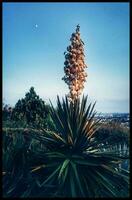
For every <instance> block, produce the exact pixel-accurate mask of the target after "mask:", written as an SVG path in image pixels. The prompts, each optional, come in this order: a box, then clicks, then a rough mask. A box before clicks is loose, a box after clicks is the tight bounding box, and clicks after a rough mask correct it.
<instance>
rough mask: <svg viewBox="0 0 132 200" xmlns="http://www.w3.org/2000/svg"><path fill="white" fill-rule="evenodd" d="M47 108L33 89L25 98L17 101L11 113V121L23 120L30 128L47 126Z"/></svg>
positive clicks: (32, 88)
mask: <svg viewBox="0 0 132 200" xmlns="http://www.w3.org/2000/svg"><path fill="white" fill-rule="evenodd" d="M48 117H49V106H48V105H46V104H45V102H44V101H43V100H42V99H41V98H40V97H39V96H38V95H37V94H36V92H35V90H34V87H31V88H30V90H29V92H28V93H26V95H25V98H22V99H21V100H18V102H17V103H16V105H15V107H14V109H13V113H12V119H13V120H18V121H20V120H25V121H26V123H27V124H28V125H31V126H35V127H36V126H37V127H40V126H44V127H45V126H47V123H46V122H47V118H48Z"/></svg>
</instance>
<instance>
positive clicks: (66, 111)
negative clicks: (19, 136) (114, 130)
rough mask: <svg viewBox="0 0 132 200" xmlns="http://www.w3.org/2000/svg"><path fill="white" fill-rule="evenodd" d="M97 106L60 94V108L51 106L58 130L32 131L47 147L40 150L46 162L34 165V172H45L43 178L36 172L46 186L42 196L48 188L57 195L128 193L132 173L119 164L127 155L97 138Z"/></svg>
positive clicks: (42, 185)
mask: <svg viewBox="0 0 132 200" xmlns="http://www.w3.org/2000/svg"><path fill="white" fill-rule="evenodd" d="M51 105H52V104H51ZM94 106H95V103H94V104H93V105H92V104H89V105H88V107H87V97H84V96H83V98H82V101H81V102H80V100H79V99H77V100H76V101H75V102H74V104H73V103H69V101H68V99H67V97H65V99H63V100H62V102H61V101H60V99H59V97H58V98H57V108H56V109H55V108H54V107H53V105H52V106H51V116H52V120H53V121H54V124H55V126H56V131H55V132H52V131H46V130H43V132H42V133H38V134H32V136H33V138H35V139H37V140H39V141H41V142H42V143H43V145H44V146H45V147H46V150H45V151H43V153H42V152H41V156H42V159H44V163H43V164H42V165H40V166H36V168H34V173H36V174H37V173H38V171H39V170H42V171H43V173H42V172H41V173H42V174H44V176H43V178H42V174H41V179H38V177H37V175H36V177H37V181H38V184H39V186H40V188H41V187H42V188H43V189H42V191H41V193H40V196H41V195H42V196H43V195H44V194H46V193H47V194H48V192H49V191H50V195H51V196H54V197H55V196H56V197H60V196H61V197H127V196H128V195H129V194H128V188H129V173H128V171H126V170H123V169H120V170H119V169H118V164H119V163H121V162H122V161H123V160H124V159H126V158H127V156H125V155H124V156H121V155H120V152H119V151H118V152H117V151H116V152H115V151H113V152H111V151H109V146H108V145H107V144H105V143H103V142H104V141H100V140H99V141H98V140H97V139H96V137H94V133H95V132H96V130H97V129H98V128H99V126H100V120H99V119H95V114H96V111H94ZM107 140H108V138H107ZM103 144H104V145H103ZM42 179H43V180H42ZM51 188H52V190H51Z"/></svg>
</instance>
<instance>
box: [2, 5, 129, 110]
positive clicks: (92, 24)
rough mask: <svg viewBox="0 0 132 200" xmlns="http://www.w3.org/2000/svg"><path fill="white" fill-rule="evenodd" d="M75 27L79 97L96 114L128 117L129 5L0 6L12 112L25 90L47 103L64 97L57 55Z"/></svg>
mask: <svg viewBox="0 0 132 200" xmlns="http://www.w3.org/2000/svg"><path fill="white" fill-rule="evenodd" d="M78 23H79V24H80V26H81V28H80V31H81V38H82V40H83V41H84V43H85V46H84V48H85V61H86V63H87V64H88V68H87V69H86V71H87V73H88V78H87V82H86V83H85V89H84V91H83V92H84V94H88V95H89V98H90V100H91V101H94V100H97V104H96V110H97V111H99V112H129V3H3V100H4V102H5V103H7V104H10V105H12V106H14V105H15V103H16V102H17V101H18V99H20V98H23V97H24V96H25V93H26V92H28V90H29V88H30V87H31V86H34V87H35V91H36V92H37V94H39V95H40V97H41V98H43V99H44V100H45V101H46V102H47V103H49V99H51V101H52V102H53V103H55V101H56V95H57V94H58V95H59V96H64V95H65V94H67V93H68V92H69V91H68V86H67V85H66V84H65V83H64V81H62V80H61V78H62V77H63V76H64V71H63V67H64V64H63V63H64V55H63V52H64V51H65V50H66V47H67V46H68V45H69V44H70V41H69V39H70V36H71V34H72V33H73V32H74V31H75V28H76V25H77V24H78ZM36 24H37V27H36V26H35V25H36Z"/></svg>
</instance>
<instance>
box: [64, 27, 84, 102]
mask: <svg viewBox="0 0 132 200" xmlns="http://www.w3.org/2000/svg"><path fill="white" fill-rule="evenodd" d="M70 41H71V45H69V46H68V47H67V51H66V52H65V54H64V55H65V62H64V65H65V66H64V72H65V76H64V77H63V78H62V79H63V80H64V81H65V83H66V84H67V85H68V86H69V90H70V92H69V94H68V97H69V100H70V101H72V102H74V101H75V100H76V99H78V98H79V96H80V95H81V93H82V90H83V88H84V82H86V77H87V73H86V72H85V68H86V67H87V65H86V64H85V62H84V48H83V45H84V42H83V41H82V40H81V38H80V26H79V24H78V25H77V28H76V32H75V33H72V35H71V38H70Z"/></svg>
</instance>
